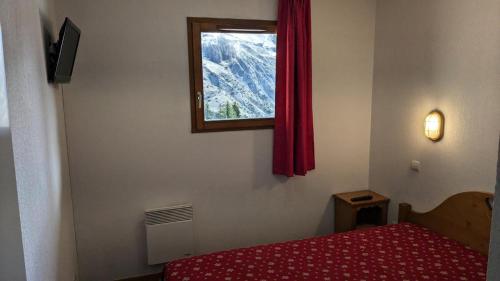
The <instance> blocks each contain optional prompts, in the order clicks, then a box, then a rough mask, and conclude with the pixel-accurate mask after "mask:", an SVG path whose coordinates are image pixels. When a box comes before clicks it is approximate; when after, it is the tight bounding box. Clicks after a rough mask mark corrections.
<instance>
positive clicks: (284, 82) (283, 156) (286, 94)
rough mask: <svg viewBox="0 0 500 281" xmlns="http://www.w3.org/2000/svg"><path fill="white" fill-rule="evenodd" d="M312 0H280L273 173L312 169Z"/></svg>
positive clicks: (299, 172)
mask: <svg viewBox="0 0 500 281" xmlns="http://www.w3.org/2000/svg"><path fill="white" fill-rule="evenodd" d="M311 60H312V59H311V1H310V0H280V1H279V5H278V41H277V54H276V113H275V114H276V117H275V125H274V152H273V173H274V174H279V175H285V176H288V177H292V176H293V175H294V174H295V175H305V174H306V173H307V171H309V170H312V169H314V165H315V164H314V132H313V113H312V69H311V68H312V67H311Z"/></svg>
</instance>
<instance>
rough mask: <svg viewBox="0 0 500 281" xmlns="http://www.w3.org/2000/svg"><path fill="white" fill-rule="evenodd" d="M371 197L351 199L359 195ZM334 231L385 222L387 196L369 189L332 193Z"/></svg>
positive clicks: (387, 204)
mask: <svg viewBox="0 0 500 281" xmlns="http://www.w3.org/2000/svg"><path fill="white" fill-rule="evenodd" d="M368 195H370V196H373V198H372V199H369V200H363V201H352V200H351V199H352V198H355V197H359V196H368ZM333 197H334V198H335V232H344V231H349V230H354V229H360V228H365V227H371V226H377V225H385V224H387V208H388V206H389V198H387V197H384V196H382V195H380V194H378V193H376V192H373V191H370V190H362V191H355V192H346V193H338V194H334V195H333Z"/></svg>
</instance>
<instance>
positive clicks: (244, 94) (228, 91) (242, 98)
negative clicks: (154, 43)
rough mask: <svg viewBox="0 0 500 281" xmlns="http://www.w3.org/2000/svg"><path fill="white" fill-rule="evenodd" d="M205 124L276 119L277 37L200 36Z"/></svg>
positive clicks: (248, 34) (263, 35)
mask: <svg viewBox="0 0 500 281" xmlns="http://www.w3.org/2000/svg"><path fill="white" fill-rule="evenodd" d="M201 49H202V66H203V92H204V100H203V101H204V113H205V114H204V115H205V121H217V120H237V119H260V118H274V94H275V83H276V34H255V33H217V32H202V33H201Z"/></svg>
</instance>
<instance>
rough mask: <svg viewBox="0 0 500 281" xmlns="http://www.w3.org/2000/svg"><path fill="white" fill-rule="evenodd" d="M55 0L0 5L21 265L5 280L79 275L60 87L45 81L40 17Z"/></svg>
mask: <svg viewBox="0 0 500 281" xmlns="http://www.w3.org/2000/svg"><path fill="white" fill-rule="evenodd" d="M52 5H53V3H52V2H51V1H48V0H47V1H45V0H40V1H19V0H6V1H2V2H1V6H0V7H1V8H0V23H1V25H2V30H3V33H4V37H3V41H4V51H5V52H4V55H5V66H6V81H7V87H6V89H7V95H8V107H9V118H10V130H11V143H12V150H11V153H12V152H13V157H14V159H13V160H14V167H13V168H14V169H15V179H16V181H17V196H18V202H19V213H20V222H21V233H22V244H23V245H22V246H23V256H24V261H25V271H26V273H25V274H23V275H26V276H19V278H20V279H17V278H15V279H5V280H14V281H17V280H25V278H26V279H27V280H30V281H31V280H33V281H37V280H40V281H48V280H50V281H52V280H61V281H67V280H73V278H74V275H75V274H76V262H75V260H76V247H75V239H74V228H73V220H72V204H71V195H70V186H69V177H68V176H69V173H68V166H67V157H66V144H65V134H64V122H63V114H62V99H61V92H60V89H59V88H57V87H53V86H50V85H49V84H48V83H47V78H46V77H47V74H46V71H45V60H44V48H43V40H42V22H49V23H50V22H51V18H52V17H53V12H54V9H53V7H52ZM49 28H50V27H49ZM3 162H4V159H2V163H3ZM11 199H12V200H14V195H12V196H11ZM10 203H11V204H13V202H12V201H10ZM2 227H3V226H2ZM2 280H4V279H2Z"/></svg>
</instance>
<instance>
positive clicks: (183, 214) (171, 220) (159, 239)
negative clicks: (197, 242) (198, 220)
mask: <svg viewBox="0 0 500 281" xmlns="http://www.w3.org/2000/svg"><path fill="white" fill-rule="evenodd" d="M145 215H146V220H145V224H146V239H147V247H148V264H150V265H153V264H159V263H165V262H167V261H171V260H174V259H178V258H182V257H186V256H191V255H193V253H194V246H193V244H194V234H193V206H192V205H178V206H171V207H165V208H159V209H152V210H146V212H145Z"/></svg>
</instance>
